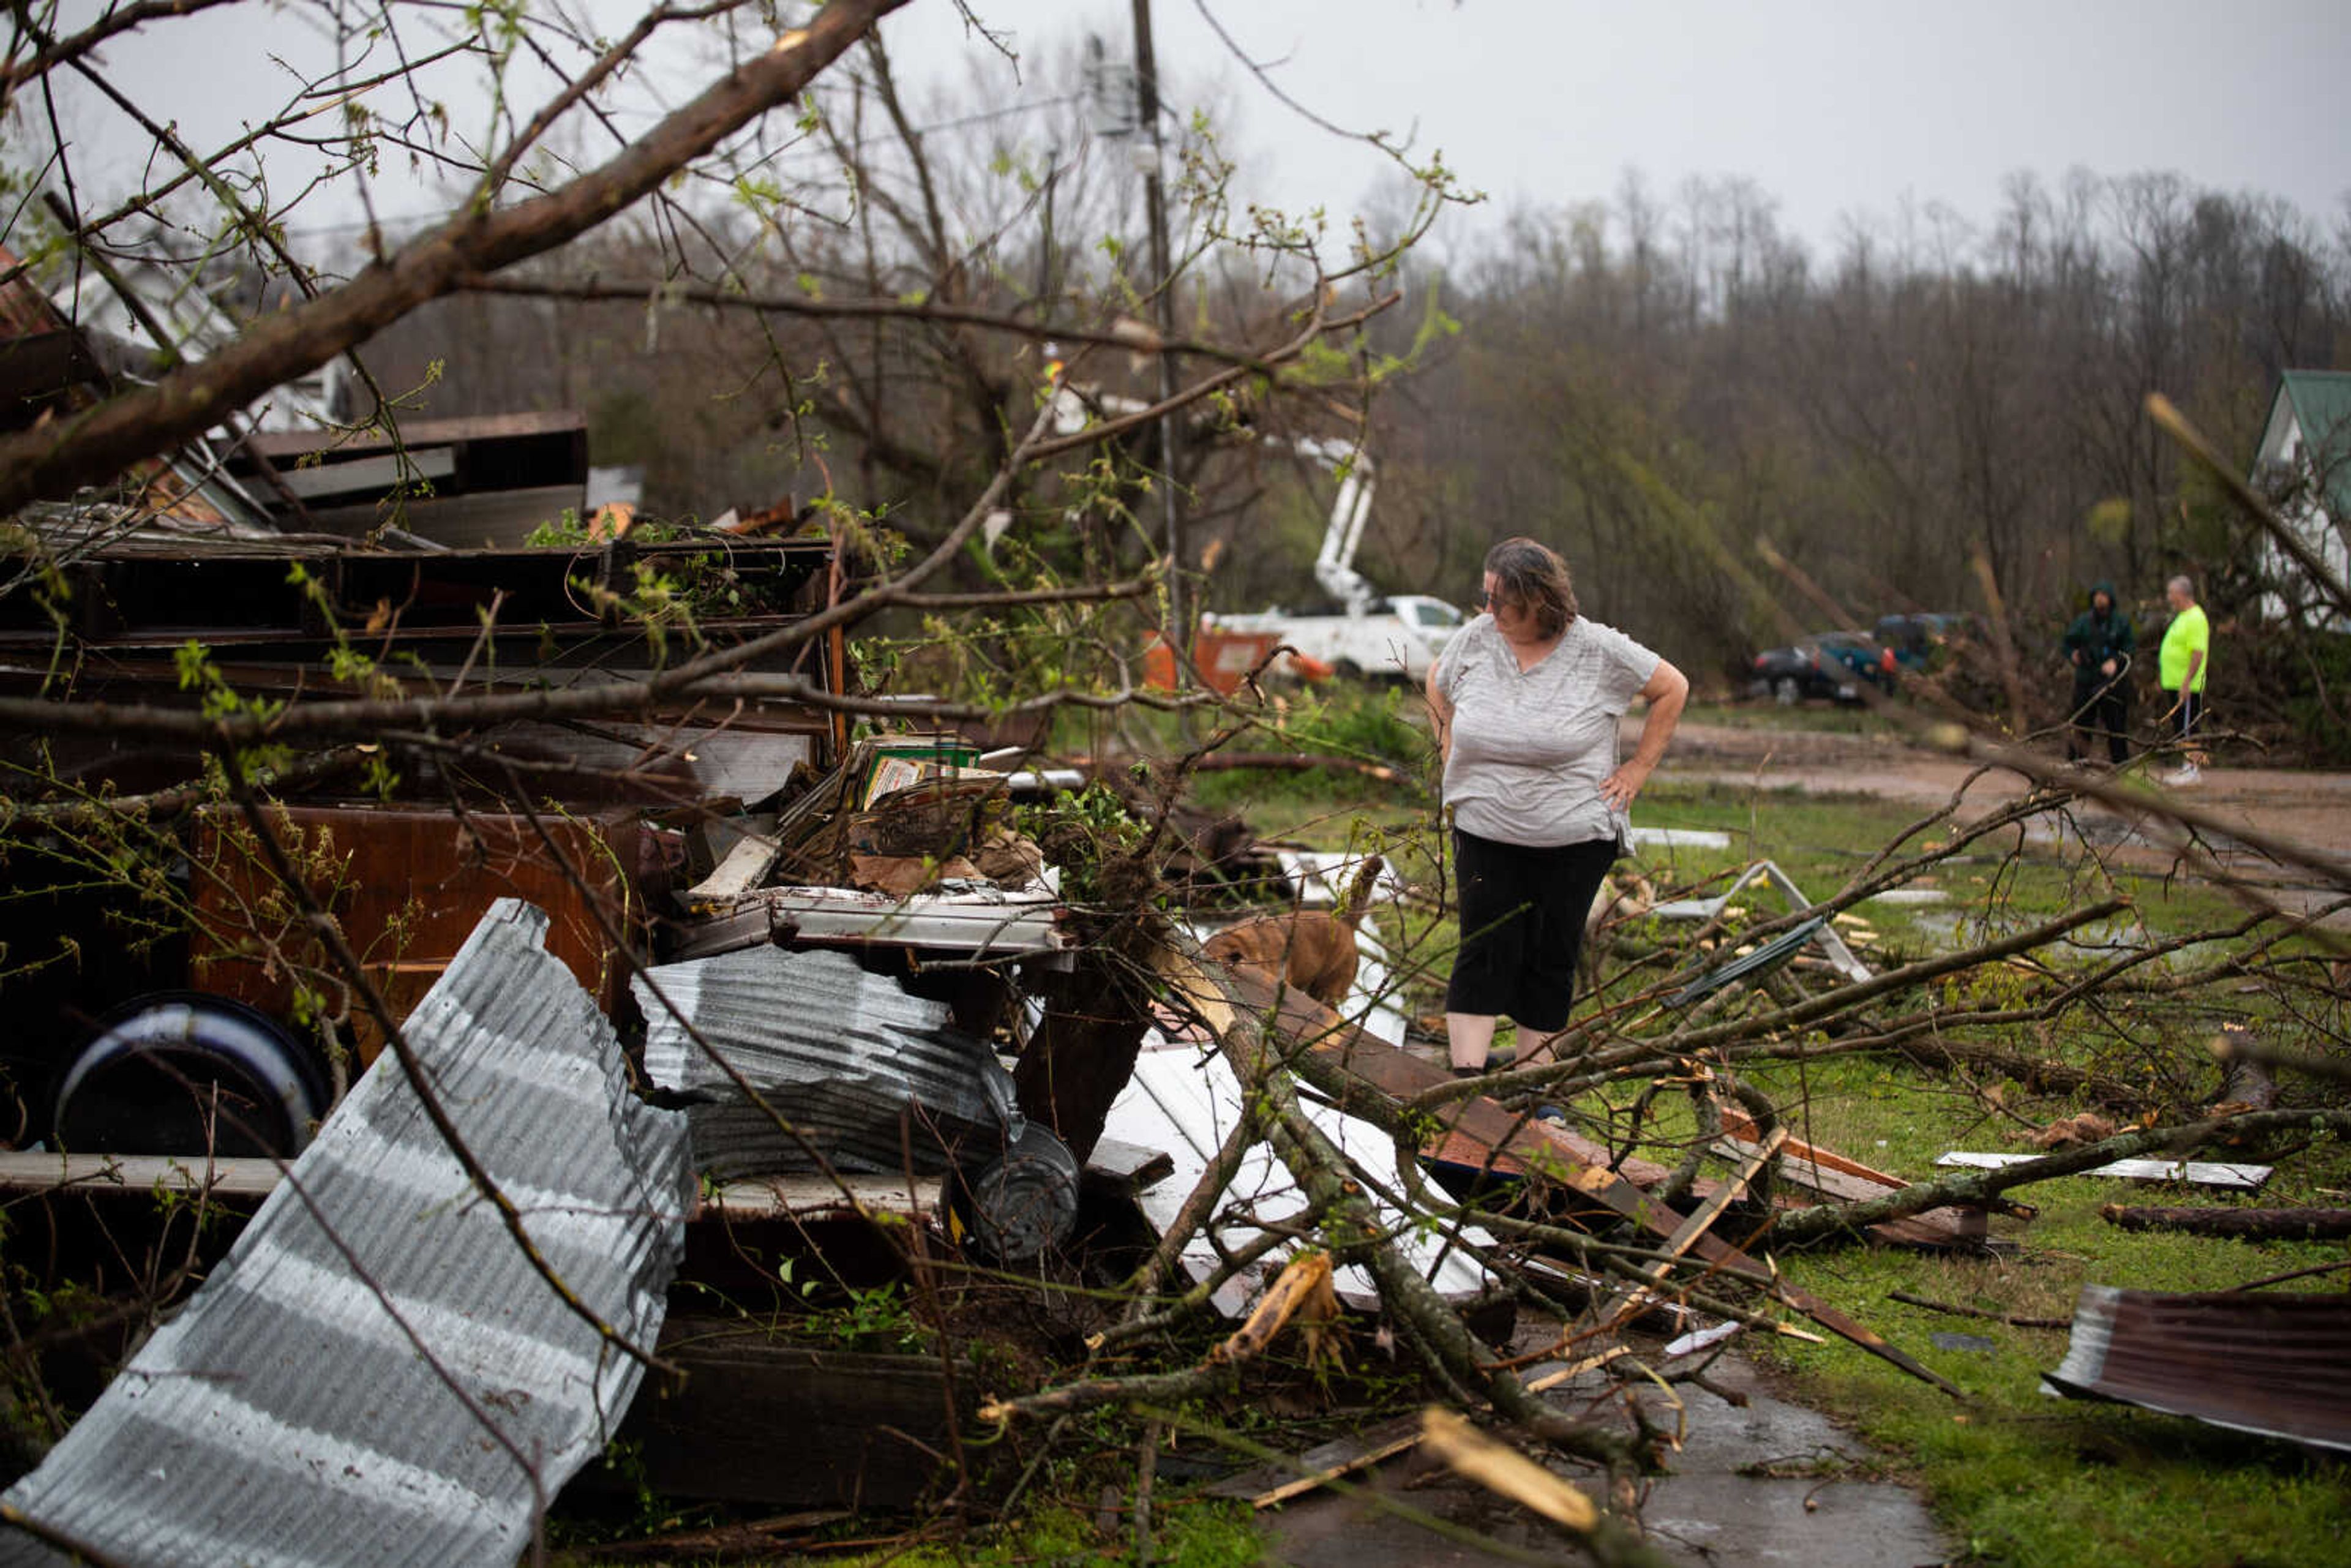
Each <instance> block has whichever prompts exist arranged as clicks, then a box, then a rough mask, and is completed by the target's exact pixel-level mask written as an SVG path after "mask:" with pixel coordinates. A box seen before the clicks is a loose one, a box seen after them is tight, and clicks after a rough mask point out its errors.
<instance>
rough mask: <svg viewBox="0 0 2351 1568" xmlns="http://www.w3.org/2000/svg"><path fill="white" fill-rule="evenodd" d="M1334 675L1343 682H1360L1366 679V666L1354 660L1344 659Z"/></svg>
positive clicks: (1334, 670)
mask: <svg viewBox="0 0 2351 1568" xmlns="http://www.w3.org/2000/svg"><path fill="white" fill-rule="evenodd" d="M1332 674H1336V675H1337V676H1338V677H1339V678H1340V679H1341V680H1343V681H1360V680H1362V679H1363V678H1364V666H1363V665H1361V664H1357V663H1355V661H1354V660H1353V659H1342V660H1340V661H1339V663H1338V664H1337V665H1336V666H1334V668H1333V669H1332Z"/></svg>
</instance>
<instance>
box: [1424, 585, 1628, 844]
mask: <svg viewBox="0 0 2351 1568" xmlns="http://www.w3.org/2000/svg"><path fill="white" fill-rule="evenodd" d="M1657 664H1658V659H1657V655H1656V654H1655V653H1651V652H1650V651H1649V650H1648V649H1646V648H1644V647H1643V646H1641V644H1640V643H1635V641H1633V639H1631V638H1630V637H1627V636H1625V633H1623V632H1619V631H1617V630H1616V629H1615V628H1614V627H1612V626H1603V625H1600V624H1599V623H1598V622H1594V621H1592V620H1590V619H1589V618H1587V617H1584V616H1581V615H1579V616H1577V617H1576V618H1575V619H1574V620H1573V621H1571V622H1568V624H1567V630H1566V631H1564V632H1562V633H1561V634H1560V639H1559V643H1558V645H1557V646H1556V647H1554V648H1552V651H1551V652H1550V653H1547V654H1545V655H1544V656H1543V658H1542V661H1541V663H1540V664H1536V665H1535V667H1534V668H1533V669H1531V670H1520V668H1519V659H1518V655H1517V654H1516V653H1512V652H1511V651H1510V643H1507V642H1506V641H1504V640H1503V637H1502V633H1501V631H1500V629H1499V628H1498V627H1497V626H1496V625H1495V624H1494V618H1493V617H1492V616H1491V615H1480V616H1479V617H1478V618H1477V619H1476V620H1474V621H1472V622H1469V624H1468V625H1467V626H1464V627H1463V628H1462V629H1461V630H1460V631H1459V632H1457V633H1456V634H1455V635H1454V638H1453V640H1452V641H1451V642H1450V643H1447V644H1446V646H1445V652H1444V653H1443V655H1442V656H1440V657H1439V658H1438V659H1437V671H1436V684H1437V691H1438V692H1439V693H1441V694H1443V695H1444V697H1445V699H1446V700H1447V702H1449V703H1451V704H1452V705H1453V752H1452V756H1451V757H1450V758H1448V759H1447V762H1446V765H1445V803H1446V804H1447V805H1448V806H1451V807H1452V808H1453V822H1454V825H1455V826H1456V827H1458V828H1460V829H1461V830H1462V831H1465V832H1471V833H1475V834H1477V835H1478V836H1479V838H1481V839H1492V840H1494V841H1497V842H1499V843H1505V844H1523V845H1527V846H1529V847H1531V848H1545V847H1549V846H1551V845H1553V844H1573V843H1583V842H1584V841H1588V840H1592V839H1614V840H1615V841H1617V842H1618V843H1620V844H1621V843H1623V842H1624V841H1625V836H1626V830H1627V828H1628V827H1629V825H1630V824H1629V823H1628V822H1627V821H1626V819H1625V813H1624V812H1622V811H1619V810H1614V809H1612V808H1611V807H1610V806H1609V805H1608V803H1607V802H1606V801H1605V800H1602V799H1601V797H1600V786H1601V783H1602V781H1603V780H1604V779H1606V778H1607V777H1608V776H1609V775H1610V774H1611V773H1614V771H1615V770H1616V720H1617V718H1618V717H1619V716H1621V715H1622V714H1623V713H1624V712H1625V709H1626V708H1627V707H1628V706H1631V705H1632V701H1633V699H1634V698H1635V696H1637V695H1640V691H1641V688H1642V687H1643V686H1646V685H1648V684H1649V677H1650V676H1651V675H1652V674H1656V668H1657Z"/></svg>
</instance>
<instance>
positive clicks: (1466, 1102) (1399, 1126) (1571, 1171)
mask: <svg viewBox="0 0 2351 1568" xmlns="http://www.w3.org/2000/svg"><path fill="white" fill-rule="evenodd" d="M1187 965H1188V966H1189V967H1190V968H1191V969H1196V968H1197V966H1196V965H1189V960H1186V959H1184V958H1183V956H1181V955H1180V954H1177V953H1176V952H1175V950H1174V949H1172V948H1171V949H1169V950H1168V951H1167V952H1166V953H1165V954H1164V955H1163V956H1162V967H1163V970H1164V971H1165V972H1166V973H1168V976H1169V978H1170V980H1171V982H1172V983H1173V984H1174V985H1175V988H1176V991H1177V994H1178V996H1179V998H1182V999H1184V1000H1187V1001H1192V1002H1194V1003H1195V1004H1196V1009H1205V1007H1206V1006H1207V1004H1209V1003H1213V1004H1214V1005H1215V1006H1216V1007H1217V1008H1218V1009H1222V1010H1221V1012H1220V1013H1219V1014H1218V1015H1217V1016H1218V1017H1222V1018H1225V1019H1231V1018H1232V1017H1233V1016H1234V1013H1235V1009H1234V1008H1233V1005H1232V1001H1231V1000H1230V999H1228V998H1240V999H1241V1000H1242V1002H1243V1005H1245V1006H1246V1007H1248V1008H1249V1009H1254V1012H1255V1014H1256V1015H1257V1016H1259V1017H1264V1018H1269V1019H1273V1020H1275V1025H1276V1027H1278V1028H1279V1029H1280V1031H1281V1033H1282V1034H1283V1035H1284V1036H1286V1037H1287V1038H1288V1039H1289V1040H1291V1041H1295V1042H1297V1048H1296V1049H1294V1050H1292V1051H1290V1055H1289V1058H1288V1065H1289V1066H1290V1068H1291V1069H1293V1070H1294V1071H1296V1072H1297V1074H1298V1076H1299V1077H1301V1078H1302V1079H1304V1080H1305V1081H1306V1082H1309V1083H1311V1084H1312V1085H1313V1087H1314V1088H1315V1089H1316V1090H1317V1091H1318V1092H1321V1093H1322V1094H1323V1095H1324V1096H1325V1097H1327V1098H1329V1099H1330V1100H1332V1102H1333V1103H1337V1104H1338V1105H1339V1106H1340V1107H1341V1108H1342V1109H1343V1110H1345V1111H1347V1112H1349V1113H1352V1114H1353V1115H1357V1116H1361V1117H1362V1118H1364V1120H1365V1121H1367V1122H1370V1123H1372V1124H1374V1125H1375V1126H1377V1127H1379V1128H1380V1129H1381V1130H1383V1131H1384V1132H1385V1133H1387V1134H1389V1135H1390V1136H1391V1137H1395V1138H1400V1139H1404V1140H1405V1141H1406V1143H1407V1145H1408V1146H1413V1147H1418V1146H1420V1145H1421V1143H1422V1137H1423V1134H1422V1132H1421V1130H1420V1129H1421V1127H1422V1124H1421V1123H1420V1122H1419V1121H1418V1120H1417V1118H1421V1117H1425V1116H1428V1115H1432V1114H1433V1115H1435V1116H1437V1117H1438V1118H1440V1122H1439V1125H1440V1127H1441V1128H1442V1130H1443V1132H1444V1134H1445V1135H1446V1136H1447V1137H1448V1138H1455V1139H1461V1140H1465V1141H1467V1142H1468V1144H1471V1145H1477V1146H1479V1148H1481V1149H1482V1150H1483V1151H1484V1153H1483V1156H1482V1160H1480V1161H1479V1162H1478V1163H1482V1164H1484V1165H1486V1166H1487V1167H1488V1168H1494V1169H1499V1168H1501V1162H1503V1161H1505V1160H1506V1159H1507V1160H1508V1161H1509V1163H1510V1168H1511V1169H1512V1170H1514V1171H1517V1172H1520V1173H1521V1174H1523V1175H1525V1176H1527V1177H1528V1178H1529V1179H1530V1180H1537V1181H1544V1182H1549V1183H1552V1184H1553V1185H1554V1186H1556V1187H1557V1188H1559V1189H1560V1190H1563V1191H1570V1192H1573V1193H1578V1194H1581V1195H1582V1196H1583V1197H1586V1198H1589V1199H1592V1200H1593V1201H1595V1202H1596V1203H1597V1204H1598V1205H1599V1206H1600V1207H1602V1208H1604V1209H1605V1210H1607V1211H1609V1212H1610V1213H1612V1214H1613V1215H1614V1216H1617V1217H1621V1218H1625V1219H1629V1220H1632V1221H1633V1222H1634V1223H1635V1224H1636V1225H1638V1226H1640V1227H1641V1228H1643V1229H1645V1230H1646V1231H1647V1232H1649V1233H1650V1234H1651V1235H1653V1236H1656V1237H1659V1238H1664V1237H1670V1236H1671V1235H1673V1233H1674V1231H1675V1230H1676V1229H1677V1228H1678V1227H1679V1226H1680V1225H1681V1222H1682V1217H1681V1216H1680V1215H1679V1214H1678V1213H1677V1212H1675V1211H1674V1210H1673V1209H1671V1208H1669V1207H1667V1206H1666V1205H1664V1204H1661V1203H1657V1202H1656V1201H1654V1200H1653V1199H1651V1197H1649V1195H1648V1194H1646V1193H1645V1192H1643V1191H1642V1190H1641V1189H1640V1188H1639V1187H1637V1186H1634V1185H1633V1184H1632V1183H1631V1182H1629V1181H1626V1180H1625V1179H1624V1178H1623V1177H1622V1176H1617V1175H1616V1174H1615V1173H1614V1172H1612V1171H1610V1170H1609V1169H1607V1166H1606V1161H1607V1155H1606V1152H1605V1151H1604V1150H1599V1151H1596V1152H1595V1151H1594V1150H1593V1146H1592V1145H1587V1144H1585V1143H1584V1142H1583V1140H1582V1139H1580V1138H1577V1137H1575V1136H1574V1135H1573V1134H1569V1133H1567V1132H1565V1131H1564V1130H1563V1129H1560V1128H1556V1127H1553V1126H1552V1125H1550V1124H1546V1123H1541V1122H1531V1121H1530V1120H1529V1119H1528V1118H1526V1117H1523V1116H1515V1115H1513V1114H1511V1113H1510V1112H1508V1111H1505V1110H1504V1109H1502V1107H1501V1106H1499V1105H1498V1104H1496V1103H1494V1102H1492V1101H1491V1100H1488V1099H1484V1098H1482V1097H1475V1098H1473V1097H1471V1096H1468V1095H1466V1094H1464V1093H1462V1092H1459V1090H1460V1085H1459V1084H1458V1083H1457V1082H1456V1081H1454V1080H1452V1079H1449V1078H1448V1077H1447V1075H1446V1073H1445V1071H1444V1069H1442V1068H1440V1067H1437V1066H1436V1065H1434V1064H1433V1063H1430V1062H1426V1061H1420V1060H1418V1059H1417V1058H1416V1057H1413V1056H1410V1055H1408V1054H1406V1053H1405V1052H1404V1051H1398V1050H1397V1049H1395V1047H1394V1046H1391V1045H1388V1044H1386V1043H1384V1042H1383V1041H1381V1040H1375V1039H1374V1038H1373V1037H1371V1036H1370V1035H1367V1034H1365V1033H1364V1032H1363V1031H1362V1030H1358V1029H1355V1028H1354V1027H1353V1026H1352V1025H1350V1024H1349V1023H1348V1022H1347V1021H1346V1019H1343V1018H1342V1017H1340V1016H1339V1015H1338V1014H1337V1013H1335V1012H1332V1010H1331V1009H1328V1008H1325V1007H1323V1006H1322V1004H1321V1003H1319V1002H1317V1001H1315V1000H1314V999H1313V998H1311V997H1309V996H1306V995H1304V994H1303V993H1301V992H1298V991H1294V990H1289V989H1286V988H1283V987H1282V986H1281V985H1280V982H1279V980H1278V978H1277V977H1274V976H1272V975H1270V974H1269V973H1268V972H1266V971H1265V970H1263V969H1261V968H1258V967H1254V966H1250V965H1247V964H1240V965H1235V966H1233V967H1231V968H1230V969H1229V970H1227V971H1225V972H1224V973H1225V975H1226V978H1225V979H1224V980H1221V981H1211V980H1209V979H1207V978H1206V977H1199V978H1196V979H1187V978H1186V966H1187ZM1187 986H1188V987H1190V989H1187ZM1202 1016H1203V1017H1204V1018H1208V1017H1209V1015H1208V1013H1207V1011H1205V1010H1202ZM1210 1021H1211V1024H1212V1027H1214V1019H1210ZM1528 1076H1531V1074H1530V1075H1528ZM1941 1201H1943V1202H1948V1201H1949V1199H1944V1200H1941ZM1925 1207H1936V1205H1935V1204H1928V1205H1926V1206H1925ZM1800 1212H1802V1213H1810V1212H1812V1211H1811V1210H1809V1209H1806V1210H1801V1211H1800ZM1905 1212H1910V1211H1907V1210H1906V1211H1905ZM1691 1250H1692V1251H1694V1252H1695V1253H1696V1254H1697V1255H1698V1259H1699V1260H1701V1261H1702V1262H1703V1263H1704V1264H1705V1265H1706V1266H1707V1271H1708V1272H1710V1273H1718V1274H1721V1275H1723V1276H1724V1277H1726V1278H1729V1279H1735V1280H1739V1281H1742V1282H1744V1283H1746V1284H1750V1285H1753V1286H1755V1287H1757V1288H1758V1289H1761V1290H1763V1291H1768V1292H1770V1293H1771V1294H1772V1295H1773V1296H1775V1297H1777V1298H1778V1299H1779V1300H1780V1301H1784V1302H1786V1303H1787V1304H1788V1305H1789V1306H1791V1307H1793V1308H1795V1309H1796V1310H1797V1311H1798V1312H1802V1313H1803V1314H1804V1315H1805V1316H1807V1317H1809V1318H1811V1319H1812V1320H1813V1322H1817V1323H1819V1324H1820V1325H1821V1326H1822V1327H1823V1328H1825V1329H1827V1330H1828V1331H1829V1332H1830V1333H1834V1334H1836V1335H1838V1336H1839V1337H1841V1338H1843V1339H1845V1340H1848V1341H1850V1342H1851V1343H1854V1344H1856V1345H1858V1346H1860V1347H1861V1348H1862V1349H1864V1350H1865V1351H1867V1352H1869V1353H1870V1354H1872V1355H1875V1356H1877V1357H1879V1358H1880V1359H1882V1360H1885V1361H1887V1362H1890V1363H1892V1364H1894V1365H1896V1366H1898V1367H1900V1368H1901V1369H1902V1370H1903V1371H1905V1372H1907V1373H1908V1374H1910V1375H1912V1376H1913V1377H1917V1378H1919V1379H1921V1380H1922V1381H1925V1382H1928V1383H1931V1384H1933V1385H1935V1386H1936V1387H1938V1388H1939V1389H1941V1390H1942V1391H1943V1392H1944V1393H1946V1394H1949V1395H1950V1396H1952V1397H1953V1398H1955V1399H1956V1398H1959V1397H1960V1393H1959V1388H1958V1387H1957V1385H1954V1384H1952V1383H1951V1382H1950V1380H1949V1379H1948V1378H1946V1377H1944V1376H1942V1375H1940V1374H1938V1373H1937V1372H1935V1371H1933V1370H1932V1369H1931V1368H1929V1367H1928V1366H1926V1365H1924V1364H1921V1363H1920V1362H1919V1361H1918V1360H1917V1358H1915V1357H1913V1356H1911V1355H1909V1354H1907V1353H1906V1352H1904V1351H1902V1350H1900V1349H1898V1348H1897V1347H1896V1346H1894V1345H1892V1344H1889V1343H1887V1342H1886V1339H1885V1338H1884V1337H1883V1336H1882V1335H1880V1334H1877V1333H1874V1332H1872V1331H1871V1330H1869V1329H1867V1328H1865V1327H1864V1326H1863V1325H1862V1324H1860V1323H1858V1322H1855V1321H1854V1320H1853V1319H1852V1318H1851V1317H1848V1316H1847V1315H1846V1314H1844V1312H1839V1311H1837V1310H1836V1309H1835V1308H1834V1307H1832V1306H1830V1305H1829V1304H1828V1303H1827V1302H1826V1301H1822V1300H1820V1299H1819V1298H1818V1297H1816V1296H1813V1295H1812V1294H1811V1293H1810V1292H1808V1291H1802V1290H1799V1289H1797V1288H1796V1287H1795V1286H1793V1285H1791V1284H1789V1283H1788V1282H1787V1281H1784V1280H1782V1279H1781V1278H1780V1275H1779V1271H1778V1270H1776V1269H1772V1268H1771V1267H1769V1266H1768V1265H1766V1264H1764V1263H1761V1262H1758V1261H1757V1260H1755V1259H1754V1258H1752V1257H1750V1256H1749V1255H1748V1254H1747V1253H1745V1252H1742V1251H1741V1250H1740V1249H1738V1248H1736V1247H1732V1246H1730V1245H1729V1244H1728V1243H1727V1242H1724V1241H1722V1240H1720V1239H1718V1238H1716V1237H1713V1236H1704V1237H1700V1238H1699V1239H1698V1241H1697V1243H1696V1244H1695V1245H1694V1246H1693V1248H1692V1249H1691ZM1708 1310H1709V1311H1711V1310H1712V1309H1711V1308H1709V1309H1708Z"/></svg>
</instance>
